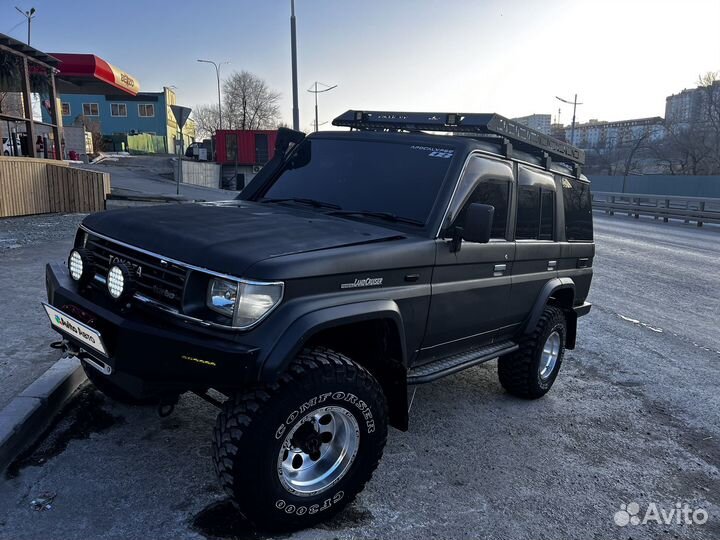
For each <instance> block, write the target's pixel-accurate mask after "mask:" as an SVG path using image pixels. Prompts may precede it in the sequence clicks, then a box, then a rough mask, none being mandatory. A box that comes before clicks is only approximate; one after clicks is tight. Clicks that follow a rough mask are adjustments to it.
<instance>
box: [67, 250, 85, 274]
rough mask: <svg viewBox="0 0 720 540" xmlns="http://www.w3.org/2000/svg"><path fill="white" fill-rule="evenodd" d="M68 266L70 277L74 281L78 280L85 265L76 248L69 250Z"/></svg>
mask: <svg viewBox="0 0 720 540" xmlns="http://www.w3.org/2000/svg"><path fill="white" fill-rule="evenodd" d="M68 268H69V269H70V277H71V278H73V279H74V280H75V281H80V278H81V277H82V275H83V270H84V269H85V265H84V264H83V260H82V256H81V255H80V253H78V252H77V250H72V251H71V252H70V257H69V258H68Z"/></svg>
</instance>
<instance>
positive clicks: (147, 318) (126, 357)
mask: <svg viewBox="0 0 720 540" xmlns="http://www.w3.org/2000/svg"><path fill="white" fill-rule="evenodd" d="M45 280H46V288H47V296H48V303H49V304H50V305H51V306H53V307H55V308H56V309H58V310H61V311H63V312H65V313H67V314H68V315H71V316H73V317H75V318H76V319H78V320H80V321H81V322H83V323H85V324H87V325H88V326H90V327H92V328H93V329H95V330H97V331H98V332H100V334H101V335H102V338H103V342H104V344H105V347H106V348H107V352H108V356H103V355H101V354H99V353H98V352H95V351H93V350H91V349H88V348H87V347H83V344H82V343H81V342H79V341H78V340H77V339H76V338H74V337H73V336H71V335H70V334H68V333H66V332H63V331H60V330H58V329H57V328H55V327H53V330H55V331H57V332H58V333H59V334H61V335H62V336H63V338H64V339H66V340H67V341H69V342H71V343H72V344H73V345H75V346H76V347H78V348H80V349H82V351H83V352H82V356H84V355H89V356H91V357H93V358H96V359H97V360H100V361H101V362H103V363H105V364H107V365H109V366H110V368H111V369H112V373H111V375H109V378H110V379H112V382H113V383H114V384H116V385H117V386H120V387H121V388H123V389H124V390H126V391H127V392H129V393H130V394H132V395H134V396H136V397H145V396H149V395H158V394H160V395H162V394H177V393H181V392H185V391H188V390H197V391H203V390H205V389H207V388H211V387H212V388H216V389H218V390H225V389H227V390H235V389H238V388H242V387H244V386H247V385H248V384H250V383H251V382H252V381H254V380H256V379H257V373H258V354H259V349H258V348H256V347H253V346H250V345H246V344H242V343H237V342H235V341H232V339H223V338H222V337H216V336H210V335H207V334H203V333H201V332H198V331H197V330H195V329H193V328H191V327H190V326H188V327H187V328H185V327H182V326H176V325H173V324H170V323H169V322H168V321H167V320H166V317H167V316H166V315H163V314H161V313H157V314H154V313H149V312H144V311H143V310H141V309H137V308H136V307H135V306H130V307H129V308H127V307H125V308H123V310H121V309H120V307H119V306H118V305H117V304H113V303H112V302H111V301H110V300H109V298H108V299H105V300H103V301H93V300H90V299H89V298H87V297H86V296H83V295H81V294H80V291H79V288H78V285H77V283H76V282H75V281H73V280H72V279H71V278H70V275H69V273H68V271H67V269H66V268H65V267H64V266H61V265H57V264H48V265H47V266H46V270H45Z"/></svg>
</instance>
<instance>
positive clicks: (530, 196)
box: [515, 186, 555, 240]
mask: <svg viewBox="0 0 720 540" xmlns="http://www.w3.org/2000/svg"><path fill="white" fill-rule="evenodd" d="M554 223H555V193H553V192H552V191H550V190H547V189H540V188H538V187H535V186H520V187H519V188H518V205H517V221H516V224H515V238H516V239H517V240H552V239H553V228H554V227H553V225H554Z"/></svg>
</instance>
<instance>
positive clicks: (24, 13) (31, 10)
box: [15, 6, 35, 45]
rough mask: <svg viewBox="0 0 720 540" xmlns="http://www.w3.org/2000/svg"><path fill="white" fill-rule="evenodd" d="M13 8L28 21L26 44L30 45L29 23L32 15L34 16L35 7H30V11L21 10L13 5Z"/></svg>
mask: <svg viewBox="0 0 720 540" xmlns="http://www.w3.org/2000/svg"><path fill="white" fill-rule="evenodd" d="M15 9H17V10H18V11H19V12H20V13H21V14H22V16H23V17H25V18H26V19H27V23H28V42H27V44H28V45H30V23H31V22H32V20H33V17H34V16H35V8H30V11H23V10H22V9H20V8H19V7H17V6H15Z"/></svg>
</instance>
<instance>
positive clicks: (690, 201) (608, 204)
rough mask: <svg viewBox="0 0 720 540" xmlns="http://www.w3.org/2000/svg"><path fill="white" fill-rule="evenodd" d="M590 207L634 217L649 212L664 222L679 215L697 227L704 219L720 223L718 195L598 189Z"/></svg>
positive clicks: (700, 225) (607, 212) (680, 218)
mask: <svg viewBox="0 0 720 540" xmlns="http://www.w3.org/2000/svg"><path fill="white" fill-rule="evenodd" d="M593 210H600V211H604V212H605V213H606V214H609V215H613V214H615V213H616V212H617V213H621V214H627V215H628V216H633V217H635V219H638V218H639V217H640V216H650V217H653V218H655V219H658V220H659V219H662V220H663V221H664V222H665V223H667V222H668V220H669V219H678V220H682V221H684V222H685V223H690V222H695V223H697V226H698V227H702V226H703V223H714V224H720V198H719V199H713V198H707V197H678V196H669V195H645V194H638V193H615V192H608V191H598V192H593Z"/></svg>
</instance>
